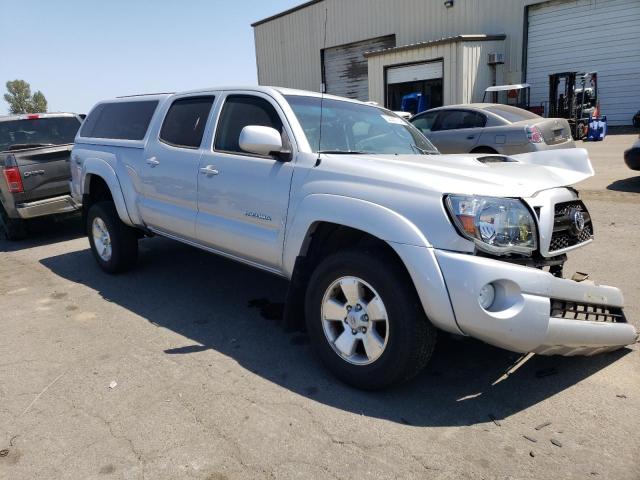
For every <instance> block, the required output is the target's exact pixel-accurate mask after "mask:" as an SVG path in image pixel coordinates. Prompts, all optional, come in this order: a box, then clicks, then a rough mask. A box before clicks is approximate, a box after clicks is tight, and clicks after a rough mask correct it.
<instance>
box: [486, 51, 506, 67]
mask: <svg viewBox="0 0 640 480" xmlns="http://www.w3.org/2000/svg"><path fill="white" fill-rule="evenodd" d="M487 63H488V64H489V65H502V64H503V63H504V53H497V52H493V53H490V54H489V62H487Z"/></svg>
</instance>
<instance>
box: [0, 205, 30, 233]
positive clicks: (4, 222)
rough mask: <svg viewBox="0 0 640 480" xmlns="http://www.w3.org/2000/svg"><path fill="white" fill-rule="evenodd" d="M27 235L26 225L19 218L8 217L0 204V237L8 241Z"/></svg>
mask: <svg viewBox="0 0 640 480" xmlns="http://www.w3.org/2000/svg"><path fill="white" fill-rule="evenodd" d="M26 236H27V225H26V222H25V221H24V220H22V219H21V218H9V215H7V212H6V210H5V209H4V207H3V206H2V204H0V238H4V239H6V240H10V241H16V240H23V239H24V238H25V237H26Z"/></svg>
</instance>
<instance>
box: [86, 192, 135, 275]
mask: <svg viewBox="0 0 640 480" xmlns="http://www.w3.org/2000/svg"><path fill="white" fill-rule="evenodd" d="M87 235H88V236H89V243H90V244H91V251H92V252H93V256H94V257H95V259H96V261H97V262H98V265H100V268H102V270H104V271H105V272H107V273H111V274H115V273H123V272H126V271H127V270H130V269H132V268H133V267H134V266H135V264H136V261H137V260H138V235H137V232H136V230H135V229H133V228H131V227H129V226H128V225H125V224H124V223H123V222H122V220H120V217H119V216H118V212H117V210H116V207H115V205H114V204H113V202H109V201H104V202H98V203H94V204H93V205H91V207H90V208H89V212H88V214H87Z"/></svg>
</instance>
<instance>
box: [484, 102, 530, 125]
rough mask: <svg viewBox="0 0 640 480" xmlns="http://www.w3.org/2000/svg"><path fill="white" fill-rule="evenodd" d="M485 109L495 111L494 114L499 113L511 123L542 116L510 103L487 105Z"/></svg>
mask: <svg viewBox="0 0 640 480" xmlns="http://www.w3.org/2000/svg"><path fill="white" fill-rule="evenodd" d="M485 110H486V111H487V112H490V113H493V114H494V115H498V116H499V117H502V118H504V119H505V120H506V121H507V122H510V123H515V122H522V121H523V120H534V119H538V118H540V116H539V115H536V114H535V113H531V112H530V111H528V110H523V109H522V108H518V107H512V106H510V105H492V106H490V107H485Z"/></svg>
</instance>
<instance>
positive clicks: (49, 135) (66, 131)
mask: <svg viewBox="0 0 640 480" xmlns="http://www.w3.org/2000/svg"><path fill="white" fill-rule="evenodd" d="M78 128H80V121H79V120H78V119H77V118H76V117H46V118H32V119H24V120H10V121H8V122H0V151H6V150H17V149H20V148H29V147H37V146H45V145H66V144H69V143H73V140H74V138H75V136H76V133H77V131H78Z"/></svg>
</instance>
